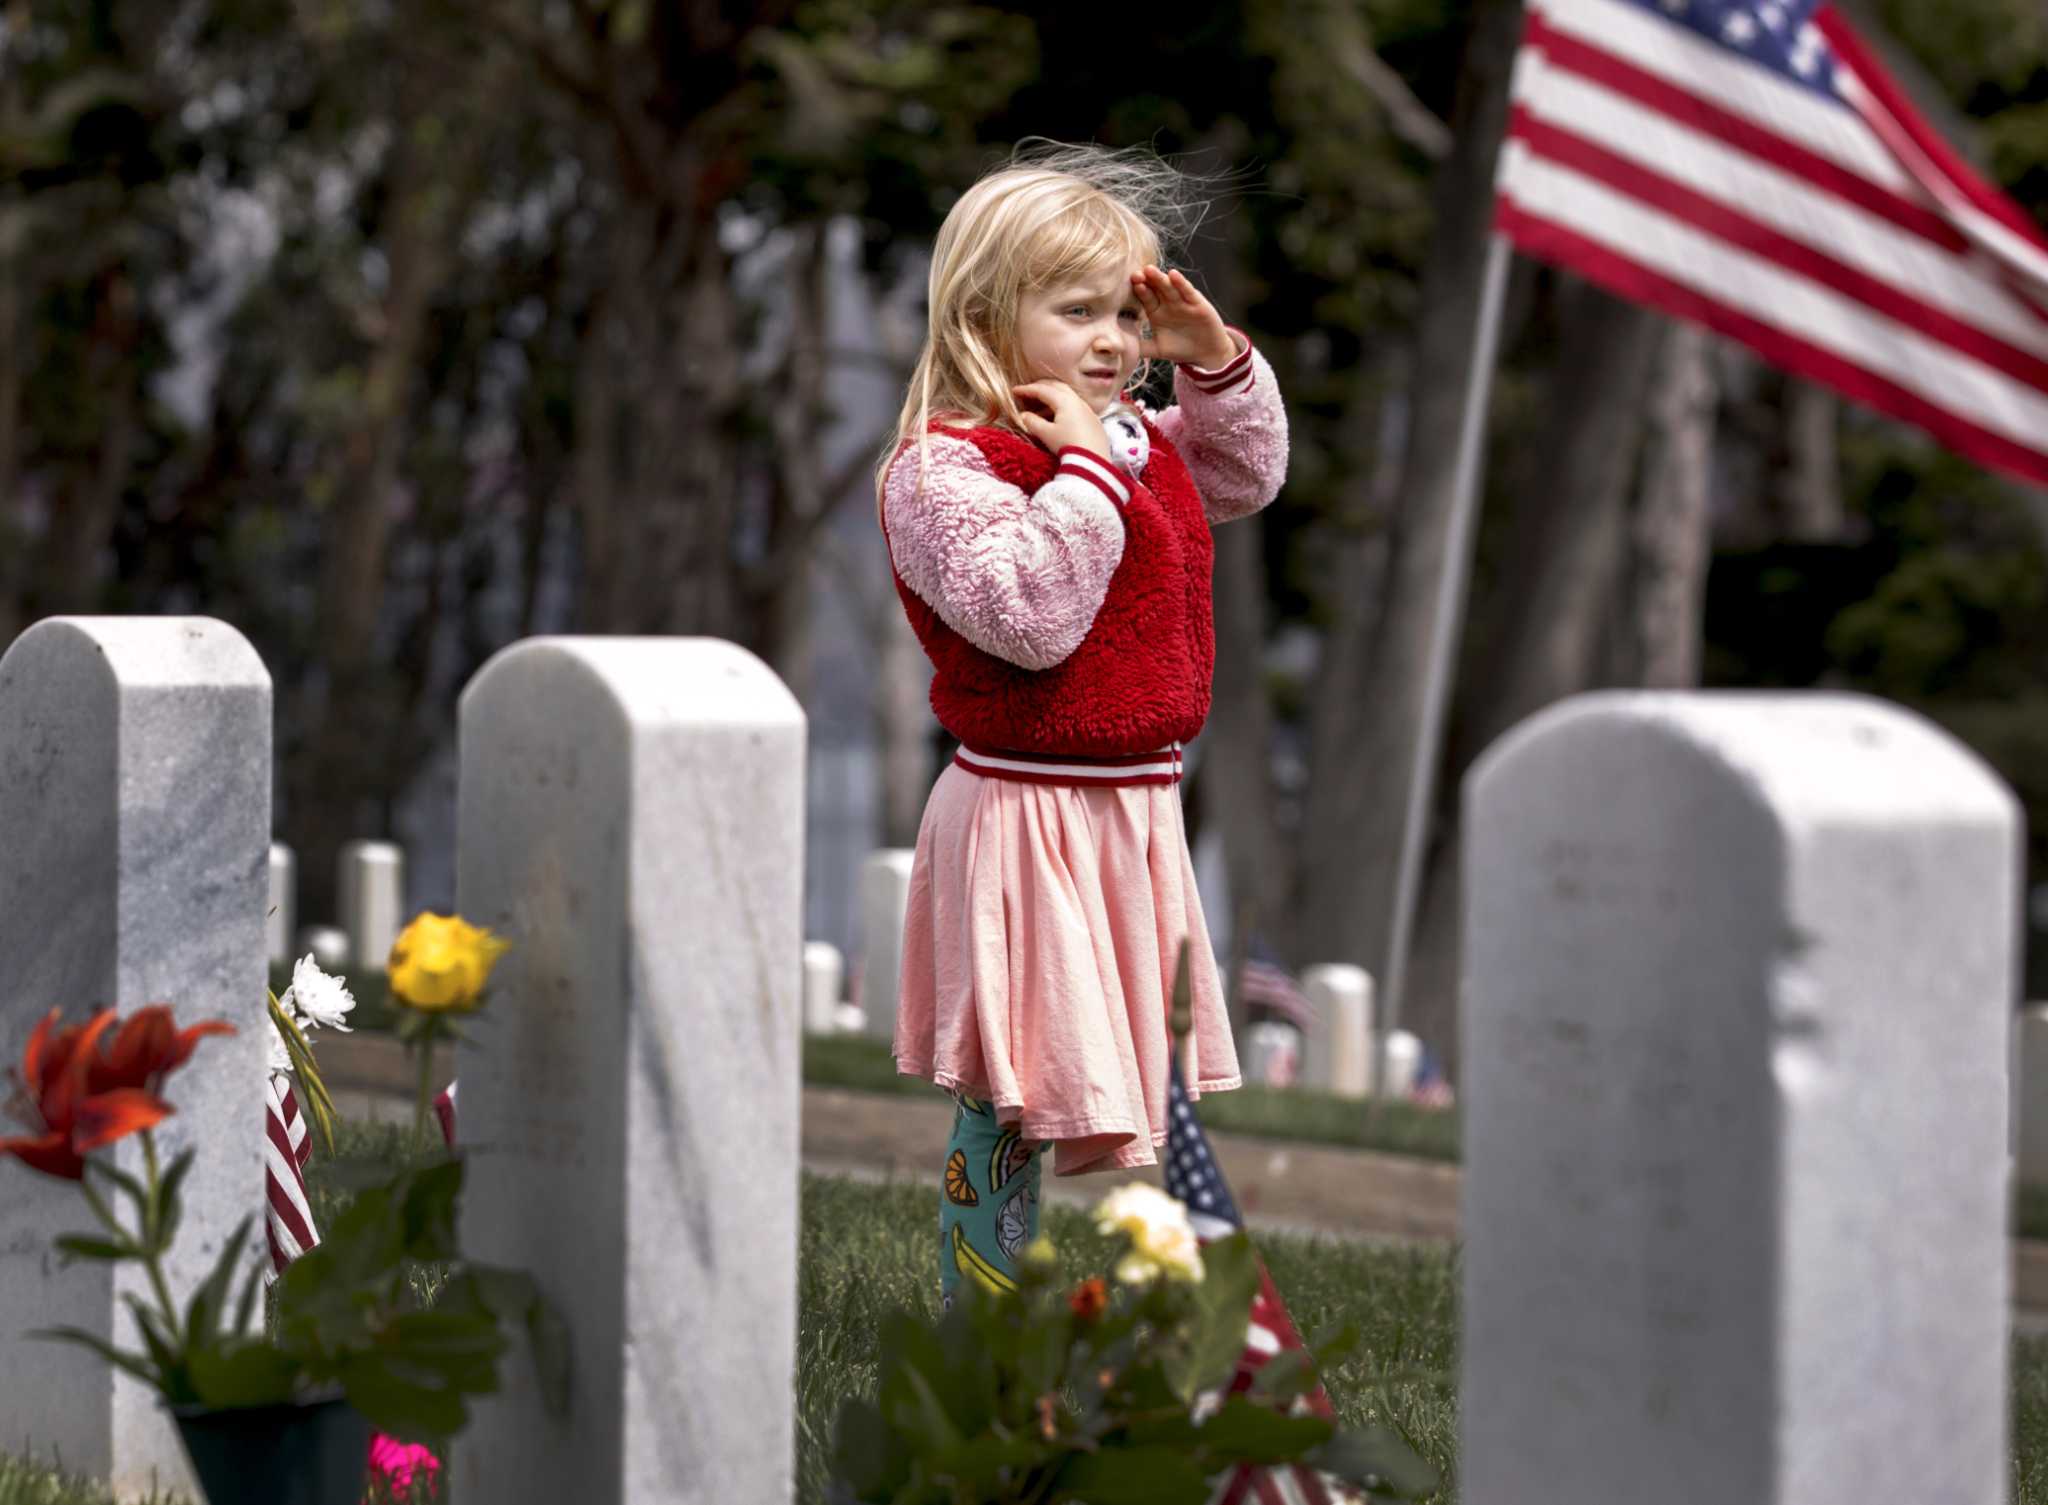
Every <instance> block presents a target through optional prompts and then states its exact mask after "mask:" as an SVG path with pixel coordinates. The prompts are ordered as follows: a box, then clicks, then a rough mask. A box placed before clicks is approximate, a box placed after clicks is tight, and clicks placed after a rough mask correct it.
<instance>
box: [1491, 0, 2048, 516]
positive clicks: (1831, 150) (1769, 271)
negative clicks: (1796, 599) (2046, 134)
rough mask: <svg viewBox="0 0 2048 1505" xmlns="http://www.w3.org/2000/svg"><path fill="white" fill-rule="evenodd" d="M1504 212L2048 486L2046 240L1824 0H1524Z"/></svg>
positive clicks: (1503, 178)
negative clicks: (1938, 128) (1915, 103)
mask: <svg viewBox="0 0 2048 1505" xmlns="http://www.w3.org/2000/svg"><path fill="white" fill-rule="evenodd" d="M1495 209H1496V223H1497V224H1498V226H1499V228H1500V229H1501V230H1502V231H1503V232H1504V233H1506V235H1507V236H1508V237H1509V239H1510V240H1512V241H1513V243H1514V244H1515V246H1516V247H1517V248H1518V249H1520V250H1522V251H1524V252H1526V253H1528V254H1529V255H1532V256H1536V257H1539V258H1541V259H1543V260H1546V261H1550V262H1554V263H1556V264H1557V265H1560V266H1563V267H1567V268H1569V269H1570V270H1572V271H1574V272H1577V273H1579V274H1580V275H1581V276H1584V277H1586V278H1588V279H1589V280H1591V281H1593V282H1596V283H1599V284H1600V285H1601V286H1603V287H1605V288H1607V289H1608V290H1609V291H1611V292H1613V293H1615V294H1617V295H1618V296H1620V297H1623V298H1628V299H1632V300H1634V301H1636V302H1639V303H1647V304H1649V305H1651V306H1653V307H1656V308H1660V309H1662V310H1664V311H1665V312H1666V313H1669V314H1674V315H1677V316H1678V317H1681V318H1686V319H1690V320H1693V321H1694V322H1696V323H1700V324H1704V325H1706V326H1707V327H1708V328H1710V329H1713V330H1716V331H1718V332H1720V333H1722V334H1724V335H1728V336H1730V337H1732V338H1734V339H1737V340H1740V341H1742V342H1744V343H1745V344H1748V345H1749V346H1751V347H1753V348H1754V349H1755V350H1756V351H1757V352H1758V353H1759V354H1761V355H1762V356H1763V357H1764V358H1765V359H1766V360H1769V361H1772V362H1774V363H1775V364H1777V365H1779V366H1782V367H1784V368H1785V369H1786V370H1789V371H1792V372H1794V373H1796V374H1798V375H1800V376H1803V377H1807V378H1810V379H1812V380H1814V381H1817V382H1821V383H1823V384H1825V385H1827V386H1831V387H1833V388H1835V389H1836V390H1837V391H1840V392H1842V393H1843V394H1845V395H1847V396H1849V397H1851V398H1854V399H1856V400H1858V401H1860V402H1863V403H1866V404H1868V405H1869V406H1871V407H1873V408H1876V409H1877V410H1878V411H1880V412H1883V413H1887V414H1889V415H1891V416H1892V417H1894V418H1900V419H1903V420H1905V421H1907V422H1909V423H1915V424H1918V425H1920V426H1921V427H1923V428H1925V429H1926V430H1927V431H1928V432H1929V433H1931V434H1932V435H1934V437H1935V438H1937V439H1939V440H1940V441H1941V442H1942V443H1944V444H1946V445H1948V446H1949V447H1950V448H1952V449H1954V450H1955V451H1956V452H1957V453H1959V454H1962V455H1964V456H1966V457H1968V458H1969V459H1971V460H1974V461H1975V462H1976V463H1978V464H1980V465H1984V466H1986V467H1989V468H1992V469H1996V470H2002V471H2005V472H2007V473H2008V474H2011V475H2014V476H2018V477H2020V478H2021V479H2023V480H2027V481H2031V482H2034V483H2036V484H2041V483H2044V482H2048V240H2044V239H2043V237H2042V235H2041V233H2040V231H2039V230H2038V228H2037V227H2036V226H2035V225H2034V224H2033V222H2032V221H2031V220H2030V219H2029V218H2028V217H2027V214H2026V212H2025V211H2024V210H2022V209H2021V208H2020V207H2019V206H2018V205H2017V204H2015V203H2014V202H2013V201H2012V200H2010V199H2008V198H2007V197H2006V196H2005V195H2004V194H2002V193H2000V192H1999V191H1998V190H1997V189H1996V188H1994V187H1992V186H1991V185H1990V184H1989V183H1987V182H1985V181H1984V180H1983V179H1982V178H1980V177H1979V176H1978V175H1977V174H1976V172H1974V171H1973V170H1972V169H1971V168H1970V167H1969V165H1968V164H1967V163H1965V162H1964V161H1963V159H1962V158H1961V157H1960V156H1958V155H1957V153H1956V152H1955V151H1954V150H1952V149H1951V148H1950V147H1949V145H1948V144H1947V142H1945V141H1944V140H1942V138H1941V135H1940V133H1939V132H1937V131H1936V130H1934V129H1933V127H1932V126H1930V125H1929V124H1928V123H1927V122H1926V121H1925V120H1923V119H1922V118H1921V117H1920V115H1919V113H1918V112H1917V111H1916V110H1915V109H1914V108H1913V105H1912V103H1911V102H1910V100H1909V99H1908V98H1907V96H1906V93H1905V91H1904V90H1903V89H1901V88H1900V87H1899V86H1898V84H1897V83H1895V82H1894V81H1893V80H1892V79H1891V77H1890V76H1889V75H1888V74H1887V73H1886V72H1885V70H1884V68H1883V67H1882V66H1881V65H1880V64H1879V62H1878V61H1877V58H1876V56H1875V54H1874V53H1873V52H1872V51H1871V49H1870V48H1869V46H1868V45H1867V44H1866V43H1865V42H1864V40H1863V39H1862V38H1861V37H1860V36H1858V35H1857V34H1856V32H1855V31H1854V30H1853V29H1852V28H1851V27H1850V26H1849V24H1848V22H1847V21H1846V20H1844V19H1843V18H1842V17H1841V16H1840V15H1839V14H1837V13H1836V12H1835V10H1834V9H1833V7H1832V6H1830V5H1826V4H1822V3H1820V0H1529V4H1528V20H1527V29H1526V32H1525V34H1524V38H1523V44H1522V49H1521V52H1520V54H1519V55H1518V56H1517V58H1516V61H1515V80H1514V92H1513V102H1512V109H1511V114H1510V118H1509V123H1508V134H1507V140H1506V142H1505V143H1504V144H1503V146H1502V150H1501V156H1500V169H1499V176H1498V182H1497V199H1496V205H1495Z"/></svg>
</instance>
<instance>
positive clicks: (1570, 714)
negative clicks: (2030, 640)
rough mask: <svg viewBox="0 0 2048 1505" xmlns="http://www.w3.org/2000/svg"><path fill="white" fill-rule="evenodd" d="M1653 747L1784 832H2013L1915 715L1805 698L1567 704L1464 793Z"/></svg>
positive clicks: (1985, 779) (1961, 759) (1671, 697)
mask: <svg viewBox="0 0 2048 1505" xmlns="http://www.w3.org/2000/svg"><path fill="white" fill-rule="evenodd" d="M1644 736H1651V737H1654V738H1656V739H1658V740H1660V741H1662V742H1664V743H1665V744H1666V745H1667V746H1669V747H1670V748H1672V749H1673V750H1682V751H1691V752H1693V753H1695V754H1697V755H1698V756H1699V757H1700V758H1701V759H1703V760H1705V761H1706V762H1708V763H1710V764H1712V765H1717V766H1719V767H1721V768H1722V769H1724V770H1725V771H1726V772H1727V773H1728V774H1729V776H1730V779H1731V782H1732V783H1733V784H1734V785H1736V786H1737V787H1739V788H1746V789H1748V790H1749V791H1751V792H1752V793H1753V795H1754V797H1755V803H1756V804H1757V805H1759V806H1760V807H1762V808H1764V809H1768V810H1770V811H1772V812H1774V813H1775V814H1776V815H1777V816H1778V817H1779V818H1781V819H1791V820H1794V821H1803V820H1812V821H1826V822H1835V821H1845V822H1858V823H1860V822H1862V821H1865V820H1883V821H1891V820H1897V819H1900V818H1902V817H1913V816H1919V815H1925V814H1933V813H1939V814H1941V815H1943V816H1945V817H1951V818H1953V817H1978V818H1982V819H1984V820H1987V821H1992V822H2004V821H2017V819H2018V811H2019V804H2018V801H2017V799H2016V798H2015V797H2014V795H2013V793H2012V791H2011V789H2010V788H2009V787H2007V785H2006V784H2005V782H2004V781H2003V780H2002V779H2000V778H1999V777H1998V775H1997V774H1996V773H1995V772H1993V771H1992V769H1991V767H1990V765H1989V764H1987V763H1986V762H1985V761H1984V760H1983V759H1982V758H1980V757H1979V756H1978V755H1977V754H1976V753H1975V752H1973V751H1972V750H1971V749H1970V748H1969V747H1967V746H1966V745H1964V744H1963V743H1962V742H1961V741H1959V740H1958V739H1957V738H1956V737H1954V736H1952V735H1951V734H1950V733H1948V732H1947V731H1945V730H1943V729H1942V728H1941V727H1940V726H1937V725H1936V724H1935V723H1934V722H1932V721H1930V720H1928V719H1927V718H1926V717H1925V716H1922V715H1920V714H1919V713H1917V712H1915V711H1910V710H1908V709H1906V708H1905V707H1904V706H1900V705H1896V704H1894V703H1892V702H1890V701H1886V700H1880V699H1878V698H1876V697H1875V696H1869V695H1854V694H1843V693H1833V692H1812V691H1780V692H1775V693H1773V692H1753V691H1711V690H1709V691H1697V690H1694V691H1653V690H1617V691H1602V692H1597V693H1594V694H1588V695H1575V696H1573V697H1571V698H1570V699H1568V700H1565V701H1562V702H1560V703H1559V704H1557V705H1554V706H1552V707H1550V708H1549V709H1547V710H1544V711H1541V712H1538V713H1537V714H1536V715H1534V716H1531V717H1530V718H1529V719H1528V720H1526V721H1524V722H1522V723H1521V724H1520V725H1519V726H1517V727H1515V728H1514V729H1513V730H1512V731H1510V732H1508V733H1507V734H1506V735H1505V736H1503V737H1502V738H1501V739H1500V740H1499V741H1497V742H1495V743H1494V744H1493V746H1492V747H1490V748H1488V749H1487V750H1486V752H1485V753H1484V754H1483V755H1482V756H1481V758H1480V759H1479V761H1478V762H1477V763H1476V764H1475V765H1474V766H1473V769H1472V772H1471V774H1470V775H1469V778H1468V785H1469V787H1470V789H1471V790H1472V792H1473V796H1474V798H1475V799H1478V800H1481V801H1484V800H1485V799H1486V798H1487V796H1488V792H1489V791H1490V790H1491V789H1492V787H1493V786H1494V785H1495V784H1496V783H1497V782H1500V781H1507V782H1510V783H1511V782H1512V781H1513V778H1514V772H1513V771H1514V769H1515V766H1516V765H1517V764H1518V763H1520V762H1521V761H1522V760H1524V759H1529V758H1535V759H1542V760H1546V761H1547V760H1549V759H1551V758H1553V757H1566V758H1571V759H1577V758H1579V757H1581V756H1584V757H1590V758H1595V759H1597V758H1598V757H1599V755H1600V754H1601V752H1602V751H1603V750H1605V751H1607V752H1608V753H1609V754H1610V755H1611V756H1614V757H1619V756H1622V755H1623V754H1622V748H1621V746H1618V745H1617V743H1619V742H1620V741H1621V739H1640V738H1642V737H1644Z"/></svg>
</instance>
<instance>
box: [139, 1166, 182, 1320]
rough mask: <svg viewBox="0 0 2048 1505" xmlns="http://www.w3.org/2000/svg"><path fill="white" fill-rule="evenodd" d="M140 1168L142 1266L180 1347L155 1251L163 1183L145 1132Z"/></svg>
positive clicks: (175, 1311) (159, 1253) (159, 1252)
mask: <svg viewBox="0 0 2048 1505" xmlns="http://www.w3.org/2000/svg"><path fill="white" fill-rule="evenodd" d="M142 1167H143V1170H144V1171H145V1172H146V1173H147V1176H146V1179H145V1181H144V1183H143V1184H144V1185H145V1186H147V1187H148V1188H149V1210H148V1212H147V1214H146V1221H147V1224H148V1226H147V1227H146V1228H144V1230H143V1236H142V1266H143V1268H144V1269H146V1270H147V1271H149V1283H150V1285H151V1287H152V1288H153V1289H154V1290H155V1291H156V1301H157V1305H158V1306H160V1307H162V1308H163V1314H164V1328H165V1330H166V1331H167V1332H169V1333H170V1335H171V1343H172V1346H173V1347H183V1346H184V1339H183V1337H182V1336H181V1335H180V1333H179V1331H178V1307H177V1304H176V1303H175V1302H173V1301H172V1300H171V1287H170V1283H169V1282H168V1281H166V1280H165V1279H164V1265H163V1250H161V1249H159V1248H158V1247H157V1230H158V1229H160V1228H161V1227H162V1226H163V1182H162V1181H161V1180H160V1179H159V1178H158V1176H157V1163H156V1135H155V1134H154V1133H153V1132H152V1131H150V1130H148V1129H144V1130H143V1131H142Z"/></svg>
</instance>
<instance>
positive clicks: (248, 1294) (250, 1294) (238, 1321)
mask: <svg viewBox="0 0 2048 1505" xmlns="http://www.w3.org/2000/svg"><path fill="white" fill-rule="evenodd" d="M262 1289H263V1261H262V1260H260V1259H258V1260H254V1261H252V1262H251V1263H250V1265H249V1273H248V1275H247V1276H246V1277H245V1278H244V1279H243V1281H242V1295H241V1299H240V1300H238V1301H236V1303H235V1328H234V1330H235V1333H236V1335H237V1336H239V1335H241V1334H242V1333H246V1332H247V1331H248V1330H249V1319H250V1318H251V1317H252V1316H254V1315H255V1313H256V1297H257V1295H258V1293H260V1292H261V1291H262Z"/></svg>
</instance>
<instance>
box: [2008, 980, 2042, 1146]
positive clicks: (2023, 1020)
mask: <svg viewBox="0 0 2048 1505" xmlns="http://www.w3.org/2000/svg"><path fill="white" fill-rule="evenodd" d="M2014 1027H2015V1029H2016V1030H2017V1033H2018V1039H2017V1040H2016V1041H2015V1042H2014V1046H2015V1049H2014V1054H2015V1055H2016V1056H2017V1057H2018V1060H2017V1062H2016V1065H2015V1069H2014V1076H2013V1107H2014V1115H2015V1117H2016V1118H2017V1120H2018V1131H2019V1132H2018V1136H2017V1137H2018V1145H2017V1150H2016V1152H2017V1154H2018V1156H2019V1177H2020V1180H2022V1181H2024V1182H2026V1183H2028V1184H2029V1185H2031V1186H2048V1004H2040V1003H2032V1004H2028V1005H2027V1007H2026V1008H2024V1009H2022V1010H2021V1011H2020V1014H2019V1017H2018V1019H2017V1020H2016V1021H2014Z"/></svg>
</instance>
